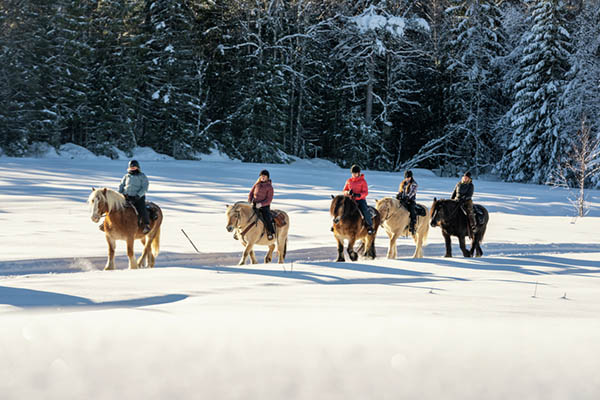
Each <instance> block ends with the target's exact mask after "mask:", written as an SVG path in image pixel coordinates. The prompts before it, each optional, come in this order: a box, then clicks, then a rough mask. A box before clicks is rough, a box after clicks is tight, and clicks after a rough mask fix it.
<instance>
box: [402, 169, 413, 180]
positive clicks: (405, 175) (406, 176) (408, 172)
mask: <svg viewBox="0 0 600 400" xmlns="http://www.w3.org/2000/svg"><path fill="white" fill-rule="evenodd" d="M404 177H405V178H412V177H413V175H412V171H411V170H410V169H409V170H407V171H406V172H405V173H404Z"/></svg>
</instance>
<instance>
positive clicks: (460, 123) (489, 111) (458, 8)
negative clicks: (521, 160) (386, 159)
mask: <svg viewBox="0 0 600 400" xmlns="http://www.w3.org/2000/svg"><path fill="white" fill-rule="evenodd" d="M447 12H448V13H449V15H450V19H451V21H452V22H453V28H452V30H451V35H452V38H453V39H452V40H451V42H450V47H449V50H450V52H449V58H450V59H449V66H448V71H449V72H450V73H451V74H452V76H453V83H452V85H451V86H450V88H449V98H448V99H447V100H448V104H449V107H448V114H449V115H450V118H451V121H452V122H451V123H450V124H449V125H448V126H447V127H446V132H447V134H448V135H449V137H450V138H451V142H452V150H453V151H454V152H455V153H456V154H457V156H458V157H459V160H460V161H459V162H462V163H464V166H465V167H469V168H475V169H476V170H477V169H479V168H480V167H485V166H487V165H489V164H490V162H492V161H497V159H495V158H494V157H495V152H494V151H493V146H494V141H493V131H494V124H495V123H496V121H497V119H498V117H499V116H500V113H501V111H502V108H501V105H500V103H499V101H500V100H501V97H500V96H499V93H500V90H499V82H500V81H501V79H500V78H501V77H500V71H499V70H498V69H497V68H496V66H497V65H498V60H499V57H501V56H502V55H503V53H504V49H503V41H504V38H503V34H502V31H501V29H500V25H501V22H500V12H499V9H498V7H497V5H496V2H495V1H493V0H484V1H480V0H452V7H451V8H449V9H448V11H447Z"/></svg>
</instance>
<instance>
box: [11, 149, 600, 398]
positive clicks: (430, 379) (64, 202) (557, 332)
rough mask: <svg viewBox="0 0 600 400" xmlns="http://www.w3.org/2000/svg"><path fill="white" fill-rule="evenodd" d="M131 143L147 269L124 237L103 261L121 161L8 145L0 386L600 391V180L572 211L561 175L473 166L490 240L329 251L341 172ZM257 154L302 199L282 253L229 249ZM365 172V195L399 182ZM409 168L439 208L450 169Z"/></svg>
mask: <svg viewBox="0 0 600 400" xmlns="http://www.w3.org/2000/svg"><path fill="white" fill-rule="evenodd" d="M135 156H136V157H137V158H138V159H139V160H140V163H141V166H142V169H143V171H144V172H145V173H146V174H147V175H148V177H149V179H150V182H151V184H150V191H149V193H148V198H149V199H150V200H152V201H155V202H156V203H157V204H159V205H160V206H161V207H162V209H163V212H164V216H165V220H164V224H163V228H164V229H163V231H162V237H161V254H160V255H159V257H158V259H157V265H156V268H155V269H153V270H148V269H141V270H126V269H125V268H126V266H127V262H126V258H125V257H124V253H125V249H124V244H123V243H122V242H120V243H119V244H118V248H117V254H118V256H119V257H118V258H117V268H119V270H117V271H102V270H101V269H102V267H103V266H104V263H105V257H106V255H105V253H106V243H105V241H104V237H103V234H102V233H101V232H100V231H99V230H98V229H97V225H96V224H94V223H92V222H91V220H90V217H89V210H88V207H87V204H86V203H85V201H86V199H87V197H88V194H89V191H90V188H91V187H92V186H95V187H103V186H108V187H112V188H116V187H117V186H118V183H119V181H120V178H121V177H122V175H123V174H124V173H125V169H126V165H127V161H126V160H124V159H123V160H115V161H113V160H109V159H106V158H97V157H93V156H91V155H89V154H86V153H85V151H83V150H82V149H81V148H77V147H75V146H70V147H69V146H67V147H66V148H64V149H63V151H61V154H59V155H54V154H52V155H51V156H50V155H46V156H45V157H44V158H37V159H34V158H28V159H14V158H6V157H0V320H1V322H0V324H1V330H0V332H1V334H0V338H1V340H0V393H1V395H0V398H2V399H30V398H45V399H59V398H60V399H64V398H77V399H79V398H93V399H115V398H145V399H165V398H182V399H183V398H208V399H283V398H285V399H416V398H419V399H517V398H526V399H545V400H546V399H597V398H598V397H599V396H600V376H599V375H598V373H597V371H599V370H600V357H599V356H600V343H599V340H598V339H599V338H600V318H599V316H600V280H599V279H598V278H599V277H600V276H599V272H600V257H599V256H600V246H598V234H597V232H598V230H599V228H600V209H599V206H600V204H599V203H600V192H598V191H590V192H589V200H590V202H591V206H592V208H591V211H590V214H589V216H587V217H586V218H583V219H577V220H575V219H574V218H573V217H572V215H573V208H572V206H571V205H570V204H569V202H568V199H567V193H566V192H565V191H564V190H558V189H550V188H548V187H543V186H536V185H522V184H507V183H502V182H495V181H485V180H479V179H478V180H476V181H475V188H476V196H475V201H476V202H477V203H481V204H483V205H485V206H486V207H487V208H488V210H489V211H490V223H489V226H488V231H487V233H486V240H485V243H484V245H483V250H484V252H485V254H484V257H482V258H479V259H464V258H462V257H460V256H459V254H460V250H459V249H458V246H457V244H456V240H455V241H454V247H453V251H454V254H455V258H452V259H446V258H443V257H442V255H443V254H444V250H443V240H442V236H441V233H440V230H439V228H435V229H431V230H430V235H429V240H428V245H427V246H426V247H425V258H424V259H421V260H413V259H412V258H410V255H412V252H413V250H414V246H413V243H412V240H409V239H407V238H404V239H401V240H399V245H398V253H399V258H398V259H397V260H387V259H385V258H384V257H385V254H386V249H387V237H386V235H385V233H384V232H383V230H380V232H379V235H378V237H377V251H378V256H379V257H378V258H377V259H376V260H374V261H367V260H359V261H357V262H354V263H351V262H347V263H335V262H333V260H334V259H335V257H336V250H335V241H334V239H333V236H332V234H331V232H330V231H329V227H330V225H331V221H330V218H329V215H328V209H329V203H330V199H331V198H330V195H331V194H334V193H337V192H339V191H340V189H341V187H342V186H343V184H344V181H345V179H346V178H347V177H348V176H349V173H348V171H346V170H343V169H340V168H338V167H336V166H335V165H333V164H331V163H329V162H326V161H323V160H312V161H306V160H299V161H297V162H295V163H293V164H291V165H262V164H245V163H240V162H236V161H230V160H226V159H225V158H223V157H220V156H218V155H213V156H211V157H207V158H206V159H205V160H203V161H175V160H171V159H168V158H167V157H163V156H161V155H157V154H155V153H153V152H151V151H148V150H147V149H145V150H144V149H140V151H138V152H137V153H136V155H135ZM263 168H268V169H269V171H270V172H271V177H272V179H273V183H274V188H275V193H276V197H275V201H274V207H275V208H280V209H283V210H285V211H287V212H288V213H289V214H290V218H291V224H290V239H289V246H288V258H287V260H286V261H287V262H286V264H284V265H283V266H281V265H278V264H267V265H265V264H258V265H246V266H236V265H235V264H236V263H237V261H238V260H239V257H240V255H241V246H240V244H239V242H237V241H235V240H233V239H232V237H231V234H230V233H228V232H227V231H226V230H225V222H226V221H225V215H224V211H225V205H226V204H231V203H233V202H235V201H238V200H244V199H245V198H246V196H247V192H248V190H249V188H250V187H251V185H252V183H253V182H254V181H255V180H256V178H257V175H258V172H259V171H260V170H261V169H263ZM365 174H366V178H367V181H368V182H369V188H370V195H369V199H370V202H371V204H373V203H374V201H373V199H375V198H382V197H384V196H389V195H392V194H394V193H395V191H396V189H397V187H398V184H399V182H400V180H401V175H400V174H398V173H384V172H374V171H365ZM415 178H416V179H417V181H418V183H419V194H418V200H419V202H422V203H424V204H425V205H427V206H430V204H431V201H432V199H433V197H438V198H439V197H447V196H448V194H449V193H450V192H451V191H452V189H453V187H454V184H455V183H456V181H457V179H455V178H452V179H450V178H439V177H436V176H435V175H434V174H432V173H431V172H429V171H425V170H416V171H415ZM182 229H184V230H185V232H186V233H187V234H188V235H189V236H190V238H191V239H192V240H193V241H194V243H195V245H196V246H197V247H198V249H199V250H200V254H197V253H196V252H195V251H194V250H193V248H192V246H191V244H190V243H189V242H188V241H187V239H186V238H185V236H183V234H182V232H181V230H182ZM136 250H137V252H138V254H139V251H140V246H139V243H138V244H137V245H136ZM259 250H260V248H259ZM261 254H263V253H261V252H259V254H258V255H259V256H260V255H261Z"/></svg>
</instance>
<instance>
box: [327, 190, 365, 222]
mask: <svg viewBox="0 0 600 400" xmlns="http://www.w3.org/2000/svg"><path fill="white" fill-rule="evenodd" d="M358 212H359V211H358V206H357V205H356V202H355V201H354V200H352V199H351V198H350V197H348V196H344V195H343V194H339V195H337V196H335V197H334V198H333V199H332V200H331V206H330V207H329V213H330V214H331V216H332V217H333V219H334V221H339V220H340V219H346V218H352V217H353V216H358V215H359V214H358Z"/></svg>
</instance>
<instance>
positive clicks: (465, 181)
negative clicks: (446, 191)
mask: <svg viewBox="0 0 600 400" xmlns="http://www.w3.org/2000/svg"><path fill="white" fill-rule="evenodd" d="M474 191H475V186H474V185H473V179H471V172H470V171H467V172H465V174H464V175H463V177H462V178H461V180H460V181H459V182H458V183H457V184H456V186H455V187H454V191H453V192H452V197H451V199H456V200H458V202H459V203H460V204H461V206H463V209H464V210H465V211H466V212H467V217H468V218H469V224H470V225H471V231H472V232H473V233H475V232H477V224H476V223H475V214H474V213H473V200H472V197H473V192H474Z"/></svg>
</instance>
